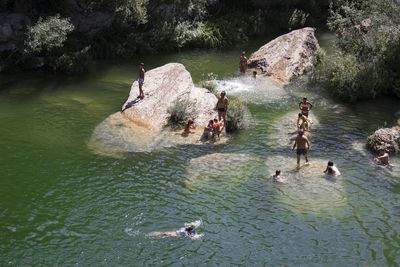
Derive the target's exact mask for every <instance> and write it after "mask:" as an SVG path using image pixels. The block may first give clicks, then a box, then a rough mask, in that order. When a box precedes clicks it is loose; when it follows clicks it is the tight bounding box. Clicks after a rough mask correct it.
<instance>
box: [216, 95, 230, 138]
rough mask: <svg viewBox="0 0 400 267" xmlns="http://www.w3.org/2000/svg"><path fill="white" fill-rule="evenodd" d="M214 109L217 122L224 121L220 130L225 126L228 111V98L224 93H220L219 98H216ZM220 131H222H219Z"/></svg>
mask: <svg viewBox="0 0 400 267" xmlns="http://www.w3.org/2000/svg"><path fill="white" fill-rule="evenodd" d="M215 109H216V110H217V111H218V120H219V121H221V118H223V119H224V125H223V127H222V128H225V126H226V123H227V121H226V112H227V111H228V98H227V97H226V93H225V91H222V92H221V95H220V97H218V101H217V105H216V106H215ZM221 131H222V129H221Z"/></svg>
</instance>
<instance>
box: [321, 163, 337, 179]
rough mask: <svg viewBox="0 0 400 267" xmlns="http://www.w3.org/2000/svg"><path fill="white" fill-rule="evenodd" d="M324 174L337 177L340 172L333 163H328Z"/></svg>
mask: <svg viewBox="0 0 400 267" xmlns="http://www.w3.org/2000/svg"><path fill="white" fill-rule="evenodd" d="M324 173H325V174H327V175H331V176H339V175H340V171H339V170H338V168H337V167H336V166H335V165H334V164H333V161H328V166H326V169H325V171H324Z"/></svg>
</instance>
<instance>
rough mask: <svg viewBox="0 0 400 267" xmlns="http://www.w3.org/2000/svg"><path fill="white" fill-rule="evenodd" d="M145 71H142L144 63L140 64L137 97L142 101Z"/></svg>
mask: <svg viewBox="0 0 400 267" xmlns="http://www.w3.org/2000/svg"><path fill="white" fill-rule="evenodd" d="M145 72H146V71H145V70H144V63H140V65H139V79H138V83H139V96H138V98H140V99H143V98H144V93H143V84H144V73H145Z"/></svg>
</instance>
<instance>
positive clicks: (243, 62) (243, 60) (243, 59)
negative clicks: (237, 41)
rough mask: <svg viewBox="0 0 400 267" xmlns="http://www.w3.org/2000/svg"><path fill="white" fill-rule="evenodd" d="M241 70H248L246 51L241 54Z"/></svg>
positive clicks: (241, 71) (243, 71) (242, 71)
mask: <svg viewBox="0 0 400 267" xmlns="http://www.w3.org/2000/svg"><path fill="white" fill-rule="evenodd" d="M239 70H240V73H242V74H243V73H245V72H246V70H247V57H246V52H244V51H243V52H242V54H241V55H240V59H239Z"/></svg>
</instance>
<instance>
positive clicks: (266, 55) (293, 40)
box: [248, 28, 319, 84]
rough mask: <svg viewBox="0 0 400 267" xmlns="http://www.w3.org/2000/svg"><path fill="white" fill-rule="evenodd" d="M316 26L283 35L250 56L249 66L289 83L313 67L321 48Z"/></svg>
mask: <svg viewBox="0 0 400 267" xmlns="http://www.w3.org/2000/svg"><path fill="white" fill-rule="evenodd" d="M314 32H315V29H314V28H303V29H299V30H294V31H292V32H290V33H287V34H285V35H282V36H280V37H278V38H276V39H274V40H272V41H271V42H269V43H267V44H266V45H264V46H262V47H261V48H260V49H259V50H258V51H256V52H254V53H253V54H252V55H251V57H250V58H249V61H248V62H249V67H250V68H257V69H261V70H262V73H263V74H265V75H267V76H270V77H271V78H272V79H274V80H277V81H280V82H282V83H283V84H287V83H289V82H290V81H291V80H292V79H294V78H297V77H299V76H301V75H302V74H303V73H304V72H306V70H307V69H309V68H310V67H312V60H313V57H314V54H315V52H316V51H317V49H318V48H319V44H318V40H317V38H315V35H314Z"/></svg>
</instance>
